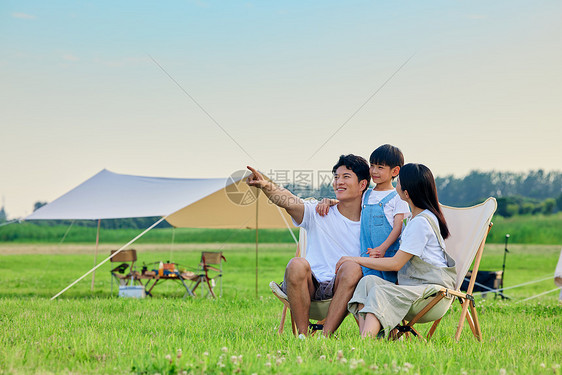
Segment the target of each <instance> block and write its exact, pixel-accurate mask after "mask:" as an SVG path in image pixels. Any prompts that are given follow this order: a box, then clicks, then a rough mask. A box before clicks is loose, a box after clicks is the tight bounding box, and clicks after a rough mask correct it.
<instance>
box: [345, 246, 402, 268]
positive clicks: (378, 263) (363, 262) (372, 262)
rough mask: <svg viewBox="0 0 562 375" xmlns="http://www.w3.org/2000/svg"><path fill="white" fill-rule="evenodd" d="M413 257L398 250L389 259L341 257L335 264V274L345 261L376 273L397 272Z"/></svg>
mask: <svg viewBox="0 0 562 375" xmlns="http://www.w3.org/2000/svg"><path fill="white" fill-rule="evenodd" d="M412 257H413V255H412V254H410V253H407V252H405V251H402V250H398V251H397V252H396V254H394V256H393V257H391V258H369V257H341V258H340V260H338V263H337V264H336V273H337V272H338V269H339V268H340V267H341V265H342V264H343V263H344V262H346V261H352V262H355V263H357V264H359V265H360V266H363V267H367V268H371V269H374V270H377V271H398V270H400V269H401V268H402V267H404V265H405V264H406V263H407V262H408V261H409V260H410V259H411V258H412Z"/></svg>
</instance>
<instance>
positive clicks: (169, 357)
mask: <svg viewBox="0 0 562 375" xmlns="http://www.w3.org/2000/svg"><path fill="white" fill-rule="evenodd" d="M166 360H168V361H169V362H170V363H172V356H171V355H169V354H166Z"/></svg>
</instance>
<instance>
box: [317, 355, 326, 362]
mask: <svg viewBox="0 0 562 375" xmlns="http://www.w3.org/2000/svg"><path fill="white" fill-rule="evenodd" d="M318 359H319V360H321V361H325V360H326V356H325V355H324V354H322V355H321V356H320V357H319V358H318Z"/></svg>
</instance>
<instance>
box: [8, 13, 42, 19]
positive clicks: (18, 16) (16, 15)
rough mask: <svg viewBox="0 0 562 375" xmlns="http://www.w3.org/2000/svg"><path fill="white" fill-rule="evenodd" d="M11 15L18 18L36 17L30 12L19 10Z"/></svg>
mask: <svg viewBox="0 0 562 375" xmlns="http://www.w3.org/2000/svg"><path fill="white" fill-rule="evenodd" d="M12 17H13V18H18V19H20V20H34V19H35V18H37V17H35V16H34V15H32V14H27V13H21V12H16V13H12Z"/></svg>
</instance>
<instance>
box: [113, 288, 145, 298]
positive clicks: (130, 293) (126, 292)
mask: <svg viewBox="0 0 562 375" xmlns="http://www.w3.org/2000/svg"><path fill="white" fill-rule="evenodd" d="M145 296H146V293H145V291H144V286H143V285H120V286H119V297H124V298H144V297H145Z"/></svg>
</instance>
